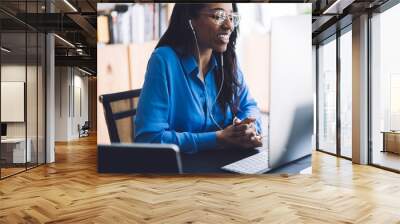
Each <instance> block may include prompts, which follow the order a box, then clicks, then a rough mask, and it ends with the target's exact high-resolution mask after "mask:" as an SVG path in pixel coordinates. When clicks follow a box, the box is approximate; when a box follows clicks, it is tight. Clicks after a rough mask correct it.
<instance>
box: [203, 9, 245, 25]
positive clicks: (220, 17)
mask: <svg viewBox="0 0 400 224" xmlns="http://www.w3.org/2000/svg"><path fill="white" fill-rule="evenodd" d="M200 14H205V15H210V16H212V18H213V19H214V21H215V23H216V24H217V25H222V24H223V23H224V22H225V21H226V19H228V18H229V21H231V22H232V23H233V26H234V27H237V26H239V23H240V15H239V14H238V13H236V12H233V13H231V14H229V15H228V14H227V13H226V12H225V11H224V10H214V11H209V12H202V13H200Z"/></svg>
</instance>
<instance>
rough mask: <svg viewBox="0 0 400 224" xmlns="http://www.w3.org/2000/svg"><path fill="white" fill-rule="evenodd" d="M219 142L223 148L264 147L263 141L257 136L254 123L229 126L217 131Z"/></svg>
mask: <svg viewBox="0 0 400 224" xmlns="http://www.w3.org/2000/svg"><path fill="white" fill-rule="evenodd" d="M217 142H218V143H219V144H220V145H223V146H232V147H240V148H254V147H259V146H262V139H261V137H260V136H257V134H256V130H255V126H254V123H250V124H240V125H238V124H235V125H229V126H228V127H226V128H225V129H224V130H220V131H217Z"/></svg>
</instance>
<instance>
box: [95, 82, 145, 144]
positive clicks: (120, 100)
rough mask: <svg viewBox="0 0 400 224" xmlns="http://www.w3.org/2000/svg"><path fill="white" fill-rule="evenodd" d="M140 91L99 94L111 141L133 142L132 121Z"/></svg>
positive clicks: (133, 128) (133, 120)
mask: <svg viewBox="0 0 400 224" xmlns="http://www.w3.org/2000/svg"><path fill="white" fill-rule="evenodd" d="M140 91H141V89H136V90H129V91H125V92H118V93H111V94H104V95H101V96H100V99H99V100H100V102H102V104H103V108H104V116H105V119H106V123H107V129H108V135H109V136H110V141H111V142H113V143H115V142H118V143H119V142H121V143H131V142H134V139H135V133H134V130H135V127H134V122H135V115H136V108H137V104H138V101H139V96H140Z"/></svg>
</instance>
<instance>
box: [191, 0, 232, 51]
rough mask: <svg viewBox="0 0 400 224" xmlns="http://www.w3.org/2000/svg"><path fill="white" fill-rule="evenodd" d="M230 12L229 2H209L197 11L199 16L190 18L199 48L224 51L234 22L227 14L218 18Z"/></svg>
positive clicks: (230, 5)
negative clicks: (225, 16) (225, 17)
mask: <svg viewBox="0 0 400 224" xmlns="http://www.w3.org/2000/svg"><path fill="white" fill-rule="evenodd" d="M232 12H233V9H232V4H231V3H209V4H206V6H205V7H204V8H203V9H202V10H201V11H200V12H199V16H198V17H197V18H195V19H193V20H192V23H193V27H194V29H195V31H196V36H197V39H198V43H199V48H200V49H201V50H208V49H211V50H214V51H217V52H224V51H226V49H227V46H228V43H229V37H230V35H231V33H232V31H233V29H234V24H233V22H232V21H231V20H230V19H229V18H230V17H229V16H228V18H227V19H225V20H223V21H222V20H221V19H220V20H218V18H221V17H222V15H231V14H232Z"/></svg>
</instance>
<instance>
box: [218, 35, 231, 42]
mask: <svg viewBox="0 0 400 224" xmlns="http://www.w3.org/2000/svg"><path fill="white" fill-rule="evenodd" d="M229 36H230V33H219V34H218V35H217V37H218V40H220V41H221V42H223V43H224V44H227V43H229Z"/></svg>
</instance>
